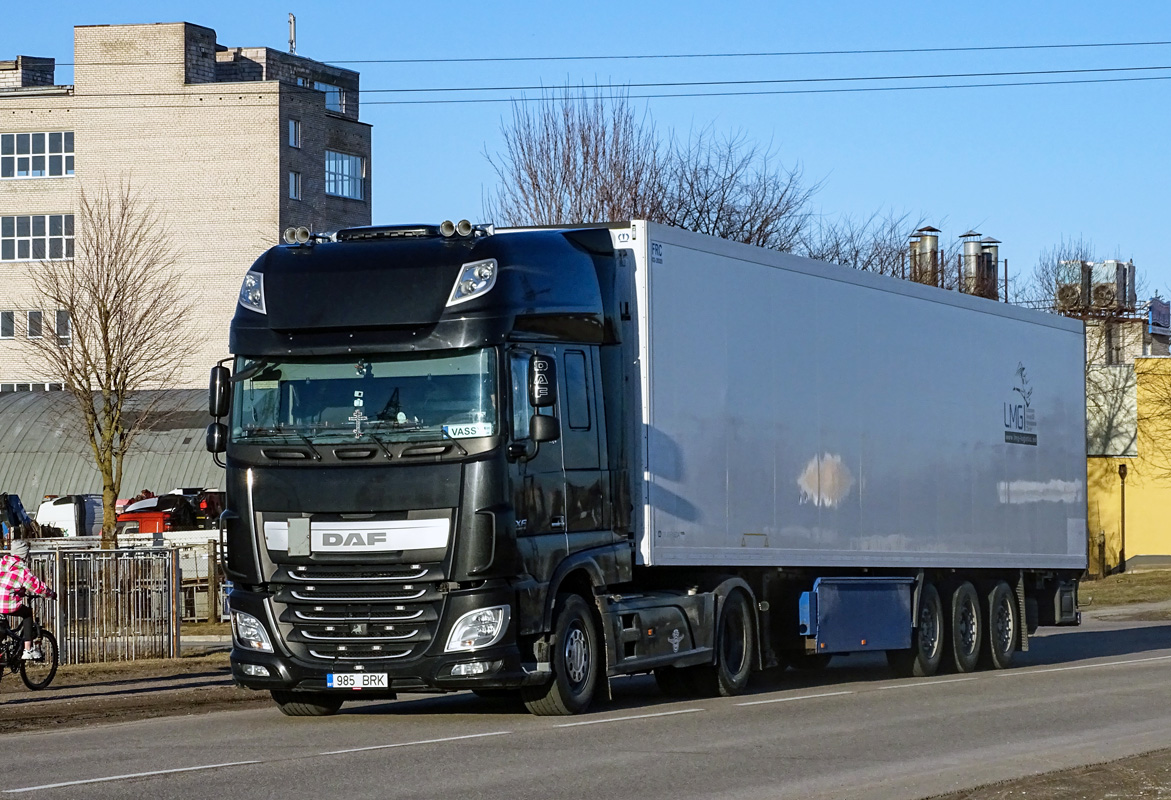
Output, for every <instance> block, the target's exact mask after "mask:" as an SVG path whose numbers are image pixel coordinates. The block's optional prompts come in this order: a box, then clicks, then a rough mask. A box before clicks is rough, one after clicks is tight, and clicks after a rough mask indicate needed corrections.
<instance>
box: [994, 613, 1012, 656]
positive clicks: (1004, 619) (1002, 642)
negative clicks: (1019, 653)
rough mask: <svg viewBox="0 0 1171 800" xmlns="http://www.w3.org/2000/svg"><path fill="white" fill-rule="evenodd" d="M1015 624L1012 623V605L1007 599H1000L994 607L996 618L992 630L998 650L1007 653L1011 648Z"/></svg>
mask: <svg viewBox="0 0 1171 800" xmlns="http://www.w3.org/2000/svg"><path fill="white" fill-rule="evenodd" d="M1015 627H1016V626H1014V625H1013V618H1012V607H1011V606H1010V605H1009V604H1008V601H1007V600H1002V601H1001V602H1000V604H999V605H998V606H997V607H996V620H995V623H994V625H993V631H994V632H995V634H996V645H997V647H999V648H1000V652H1002V653H1007V652H1008V651H1009V650H1011V649H1012V645H1013V639H1015V638H1016V631H1015V630H1014V628H1015Z"/></svg>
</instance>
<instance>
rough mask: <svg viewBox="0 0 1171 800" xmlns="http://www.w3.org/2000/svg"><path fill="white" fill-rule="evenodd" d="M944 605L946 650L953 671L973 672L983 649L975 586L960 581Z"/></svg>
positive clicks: (982, 618) (978, 601) (981, 622)
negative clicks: (946, 618) (946, 627)
mask: <svg viewBox="0 0 1171 800" xmlns="http://www.w3.org/2000/svg"><path fill="white" fill-rule="evenodd" d="M950 601H951V602H949V603H948V622H949V624H948V637H947V641H948V650H949V655H950V659H949V660H950V662H951V665H952V666H954V667H955V671H956V672H960V673H965V672H974V671H975V670H976V668H977V667H978V666H979V664H980V651H981V650H982V649H983V648H984V611H983V608H982V604H981V603H980V595H978V594H977V593H976V587H974V586H972V584H971V583H969V582H968V581H964V582H963V583H961V584H960V585H959V586H957V587H956V588H955V590H954V591H952V593H951V597H950Z"/></svg>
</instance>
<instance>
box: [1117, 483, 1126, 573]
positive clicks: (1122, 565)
mask: <svg viewBox="0 0 1171 800" xmlns="http://www.w3.org/2000/svg"><path fill="white" fill-rule="evenodd" d="M1118 478H1119V479H1120V480H1121V481H1122V524H1121V525H1120V526H1119V527H1120V529H1121V542H1120V544H1119V545H1118V571H1119V572H1126V465H1125V464H1119V465H1118Z"/></svg>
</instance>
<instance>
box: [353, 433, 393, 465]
mask: <svg viewBox="0 0 1171 800" xmlns="http://www.w3.org/2000/svg"><path fill="white" fill-rule="evenodd" d="M359 435H360V436H369V437H370V438H371V439H373V440H374V441H375V442H377V443H378V446H379V447H381V448H382V452H383V453H385V454H386V457H387V458H388V459H391V458H394V453H392V452H390V448H389V447H387V446H386V442H384V441H382V440H381V439H379V438H378V437H377V436H375V435H374V432H373V431H362V432H361V433H360V434H359Z"/></svg>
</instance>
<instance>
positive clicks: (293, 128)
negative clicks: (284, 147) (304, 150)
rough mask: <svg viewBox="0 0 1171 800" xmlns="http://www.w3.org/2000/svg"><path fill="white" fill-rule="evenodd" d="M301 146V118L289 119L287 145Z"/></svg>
mask: <svg viewBox="0 0 1171 800" xmlns="http://www.w3.org/2000/svg"><path fill="white" fill-rule="evenodd" d="M300 146H301V120H299V119H291V120H289V147H300Z"/></svg>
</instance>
